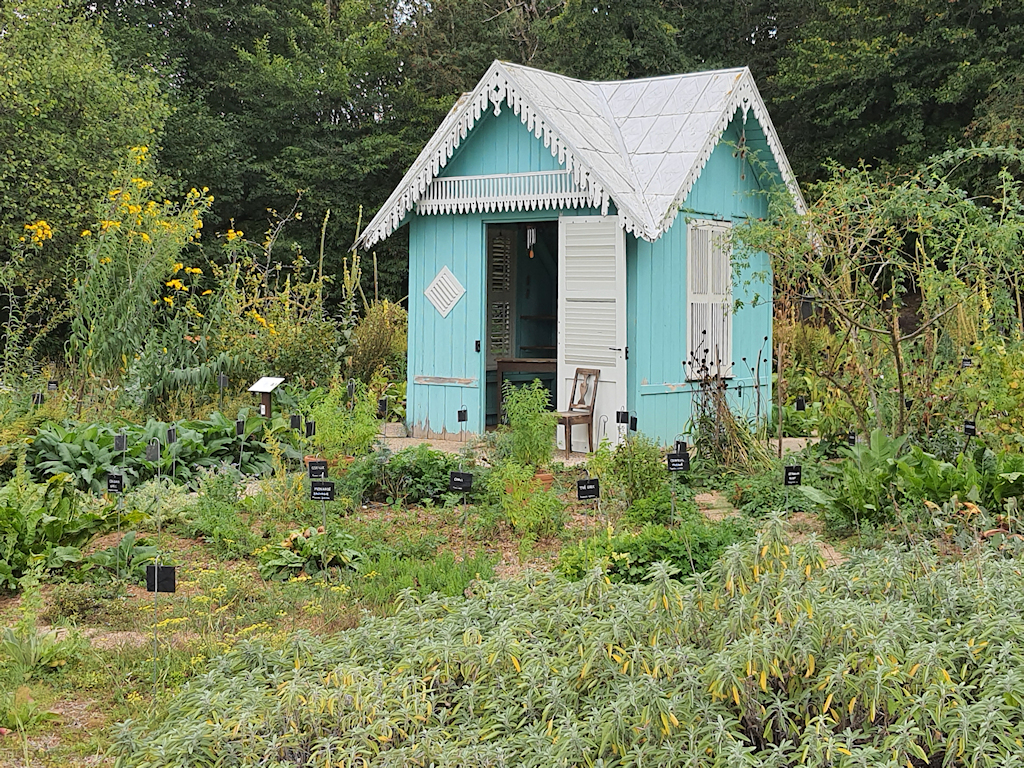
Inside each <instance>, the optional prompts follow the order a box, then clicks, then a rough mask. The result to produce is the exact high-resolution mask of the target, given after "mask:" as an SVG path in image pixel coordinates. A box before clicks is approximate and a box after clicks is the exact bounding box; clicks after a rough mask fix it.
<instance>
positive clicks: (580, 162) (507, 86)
mask: <svg viewBox="0 0 1024 768" xmlns="http://www.w3.org/2000/svg"><path fill="white" fill-rule="evenodd" d="M516 69H525V68H521V67H518V66H512V65H509V66H506V65H504V64H503V63H502V62H499V61H495V62H494V63H493V64H491V66H490V68H489V69H488V70H487V73H486V74H485V75H484V76H483V78H481V80H480V82H479V83H478V84H477V86H476V88H474V89H473V91H472V92H471V93H468V94H463V95H462V97H460V98H459V100H458V101H457V102H456V103H455V105H454V106H453V107H452V108H451V110H450V111H449V112H448V115H447V116H446V117H445V119H444V120H443V121H442V123H441V125H440V126H439V127H438V129H437V131H435V133H434V135H433V136H432V137H431V138H430V140H429V141H428V142H427V144H426V146H425V147H424V148H423V151H421V152H420V154H419V156H418V157H417V158H416V160H415V162H413V164H412V166H411V167H410V168H409V170H408V171H407V172H406V174H405V176H404V177H403V178H402V181H401V182H400V183H399V185H398V187H396V188H395V190H394V191H393V192H392V193H391V196H390V197H389V198H388V199H387V201H386V202H385V203H384V205H383V206H381V208H380V210H379V211H378V212H377V215H376V216H374V218H373V220H372V221H371V222H370V223H369V225H367V227H366V229H365V230H364V231H363V233H362V234H361V236H360V237H359V240H358V241H357V243H356V244H357V245H361V246H362V247H364V248H369V247H370V246H372V245H374V244H375V243H377V242H378V241H380V240H383V239H384V238H386V237H388V236H389V235H390V234H391V233H392V232H394V231H395V230H396V229H397V228H398V227H399V226H400V225H401V223H402V221H403V220H404V219H405V217H406V216H407V215H408V214H409V213H410V212H411V211H412V210H413V209H414V208H416V207H417V205H418V204H419V203H420V201H421V200H423V199H424V197H425V196H426V195H428V190H430V189H431V188H432V186H433V182H434V180H435V179H436V178H437V177H438V174H439V173H440V172H441V170H442V169H443V168H444V167H445V166H446V165H447V164H448V161H449V160H450V159H451V158H452V156H453V155H454V154H455V151H456V150H457V149H458V148H459V146H460V145H461V144H462V141H463V140H464V139H465V138H466V137H467V136H468V135H469V132H470V131H471V130H472V129H473V127H474V126H475V125H476V123H477V122H478V121H479V120H480V118H481V117H482V116H483V115H484V112H485V111H487V110H489V109H492V108H493V111H494V114H495V115H498V114H500V113H501V105H502V102H504V103H506V104H507V105H508V106H509V107H511V108H512V110H513V112H514V113H515V114H516V115H517V116H518V117H519V119H520V121H521V122H522V124H523V125H524V126H526V129H527V130H528V131H530V132H531V133H533V135H534V136H535V137H536V138H538V139H542V140H543V142H544V146H545V147H548V148H550V150H551V154H552V156H553V157H555V158H557V159H558V162H559V163H560V164H563V165H564V166H565V169H566V172H567V173H568V174H569V175H570V176H571V178H572V181H573V184H574V187H575V192H576V194H575V195H574V199H576V200H581V201H585V202H586V204H588V205H589V206H592V207H594V208H600V209H601V213H602V215H605V214H607V212H608V206H609V203H610V202H614V203H615V206H616V209H617V213H618V219H619V222H620V224H621V225H622V227H623V228H624V229H625V230H626V231H627V232H632V233H633V234H635V235H636V236H637V237H638V238H642V239H644V240H648V241H651V242H653V241H654V240H657V239H658V238H659V237H660V236H661V235H662V234H664V233H665V232H666V231H667V230H668V228H669V227H671V226H672V223H673V221H674V220H675V217H676V215H677V214H678V211H679V209H680V208H681V207H682V204H683V202H684V201H685V199H686V196H687V195H688V194H689V192H690V190H691V189H692V188H693V185H694V184H695V183H696V180H697V178H698V177H699V175H700V172H701V171H702V170H703V169H704V166H705V165H706V164H707V161H708V159H709V158H710V157H711V153H712V152H713V151H714V149H715V147H716V146H717V145H718V142H719V141H720V140H721V137H722V134H723V133H724V131H725V129H726V128H727V127H728V125H729V122H730V121H731V120H732V118H733V116H734V115H735V114H736V111H737V110H738V109H742V110H743V113H744V117H746V114H747V113H748V112H749V111H750V110H751V109H752V110H753V111H754V115H755V117H756V118H757V119H758V122H759V123H760V124H761V128H762V130H763V131H764V133H765V136H766V137H767V140H768V145H769V147H770V148H771V151H772V155H773V157H774V159H775V161H776V164H777V165H778V167H779V169H780V170H781V172H782V175H783V180H784V182H785V183H786V185H787V187H788V188H789V189H790V191H791V192H792V193H793V197H794V203H795V205H796V207H797V209H798V210H799V211H801V212H803V211H804V210H806V206H805V205H804V202H803V198H802V196H801V195H800V191H799V189H798V187H797V185H796V179H795V177H794V176H793V172H792V169H791V168H790V166H789V162H788V160H787V159H786V156H785V153H784V152H783V151H782V145H781V143H780V142H779V139H778V136H777V134H776V132H775V128H774V126H773V125H772V123H771V119H770V118H769V117H768V110H767V108H766V107H765V105H764V102H763V101H762V99H761V97H760V95H759V94H758V92H757V88H756V86H755V85H754V81H753V78H752V76H751V75H750V71H749V70H747V69H746V68H744V69H742V70H733V71H734V72H735V73H736V75H735V77H736V80H735V84H734V85H733V87H732V89H731V91H730V92H729V94H728V96H729V98H728V99H727V100H726V103H725V105H724V107H723V109H722V111H721V114H720V117H719V119H718V121H717V123H716V124H715V128H714V130H712V131H710V132H709V134H708V136H707V137H706V140H705V143H704V146H703V148H702V150H701V152H700V154H699V156H698V158H697V161H696V162H695V163H694V164H693V165H692V166H691V168H690V170H689V173H688V174H687V176H686V178H685V179H684V181H683V184H682V186H681V188H680V189H679V191H678V192H677V193H676V195H675V198H674V202H673V204H672V205H670V206H669V208H668V210H667V211H666V212H665V213H664V215H663V216H662V218H661V220H660V221H655V220H654V218H653V216H655V215H657V214H655V213H652V212H650V211H637V210H632V208H631V206H630V203H629V201H628V200H627V199H626V197H627V195H628V196H630V197H634V196H635V192H636V190H620V191H621V193H622V194H616V190H615V189H613V188H612V185H610V184H608V183H607V181H606V180H605V179H604V178H602V177H601V174H600V173H598V172H597V170H596V169H594V168H593V167H591V166H590V165H588V164H587V163H586V162H585V155H584V154H582V153H581V152H579V151H578V149H577V148H576V147H574V146H573V144H572V142H571V141H569V140H567V139H566V138H565V136H564V135H563V133H562V132H560V131H559V130H558V126H557V125H556V124H555V123H553V122H552V121H551V120H550V119H548V117H547V116H546V115H545V114H544V112H543V111H542V110H540V109H539V108H537V106H536V105H535V104H534V103H533V101H532V100H531V99H530V98H528V94H527V93H526V91H525V90H524V89H522V88H521V87H520V84H519V83H517V81H516V78H515V70H516ZM556 77H557V76H556ZM576 82H579V83H582V81H576ZM582 84H584V85H586V86H588V87H592V86H594V88H593V91H592V93H593V94H594V95H595V97H596V98H598V99H600V101H601V103H602V106H603V107H604V108H605V112H606V115H607V114H608V110H607V99H606V94H605V92H604V90H603V89H602V88H601V87H600V86H601V85H603V84H601V83H593V84H591V83H582ZM609 125H610V127H611V130H612V132H613V133H614V135H615V138H616V139H617V140H618V141H619V146H620V147H622V143H621V136H620V135H619V132H618V130H617V129H616V127H615V124H614V121H610V122H609ZM625 159H626V160H627V163H626V168H627V170H628V171H629V172H630V173H632V168H631V167H630V166H631V164H630V163H629V162H628V157H627V158H625ZM627 183H628V182H627ZM435 189H436V188H435ZM534 205H535V203H534V204H531V202H530V201H529V199H528V198H523V200H522V201H516V202H513V203H512V205H511V206H510V209H511V208H513V207H514V208H519V207H533V206H534ZM433 207H434V206H431V205H426V206H424V210H428V209H431V208H433ZM488 207H489V206H488V205H486V204H485V205H484V207H483V208H480V206H477V208H480V209H487V208H488ZM643 207H644V208H647V207H648V206H647V205H644V206H643ZM458 208H459V206H456V207H455V210H457V209H458ZM445 209H449V208H448V206H442V207H441V208H439V209H435V210H445ZM470 209H472V207H471V208H466V209H465V210H470ZM449 210H450V209H449Z"/></svg>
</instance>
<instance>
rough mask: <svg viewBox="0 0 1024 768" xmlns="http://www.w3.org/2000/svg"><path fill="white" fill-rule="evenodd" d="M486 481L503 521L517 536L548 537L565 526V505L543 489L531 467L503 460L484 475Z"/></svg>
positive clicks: (550, 492)
mask: <svg viewBox="0 0 1024 768" xmlns="http://www.w3.org/2000/svg"><path fill="white" fill-rule="evenodd" d="M486 483H487V488H488V490H489V491H490V492H491V494H492V495H493V496H494V497H495V498H497V499H498V502H497V503H498V505H499V506H500V508H501V511H502V515H503V516H504V518H505V521H506V522H507V523H508V524H509V525H510V526H511V527H512V529H513V530H514V531H515V532H516V533H517V534H519V535H520V536H525V537H529V538H531V539H532V538H537V537H542V536H552V535H554V534H557V533H559V532H560V531H561V530H562V528H563V527H564V526H565V520H566V514H565V505H564V504H562V502H561V500H560V499H559V498H558V496H556V495H555V494H554V493H553V492H552V491H550V490H544V489H543V487H542V485H541V483H540V481H539V480H537V479H536V478H535V477H534V471H533V469H532V468H531V467H528V466H524V465H522V464H516V463H515V462H512V461H509V462H506V463H505V464H502V465H501V466H499V467H497V468H496V469H494V470H493V471H492V472H491V473H490V474H489V475H488V476H487V479H486Z"/></svg>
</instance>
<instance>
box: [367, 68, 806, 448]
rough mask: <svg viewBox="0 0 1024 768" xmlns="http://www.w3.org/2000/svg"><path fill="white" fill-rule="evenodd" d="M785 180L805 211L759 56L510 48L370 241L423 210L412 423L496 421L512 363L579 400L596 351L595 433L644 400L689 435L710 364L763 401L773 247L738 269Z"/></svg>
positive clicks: (475, 427) (652, 423)
mask: <svg viewBox="0 0 1024 768" xmlns="http://www.w3.org/2000/svg"><path fill="white" fill-rule="evenodd" d="M755 156H756V157H757V158H758V160H757V162H756V167H755V162H754V157H755ZM774 183H782V184H785V185H786V186H787V187H788V188H789V190H790V191H791V193H792V198H793V202H794V205H795V206H797V208H798V209H802V208H803V205H804V204H803V201H802V199H801V196H800V192H799V190H798V188H797V185H796V181H795V179H794V177H793V174H792V171H791V170H790V166H789V162H788V161H787V159H786V156H785V154H784V152H783V150H782V147H781V145H780V144H779V140H778V137H777V135H776V133H775V129H774V127H773V126H772V123H771V120H770V118H769V116H768V112H767V110H766V109H765V105H764V102H763V101H762V99H761V96H760V94H759V93H758V91H757V87H756V86H755V84H754V80H753V78H752V76H751V74H750V71H749V70H748V69H746V68H743V69H728V70H720V71H714V72H699V73H694V74H685V75H673V76H668V77H655V78H647V79H642V80H629V81H620V82H586V81H582V80H575V79H572V78H568V77H563V76H560V75H555V74H552V73H549V72H543V71H540V70H536V69H531V68H528V67H523V66H519V65H515V64H509V63H507V62H499V61H496V62H494V63H493V64H492V65H491V67H490V68H489V69H488V70H487V73H486V74H485V75H484V77H483V79H482V80H481V81H480V83H479V84H478V85H477V87H476V88H475V89H474V90H473V91H472V92H471V93H468V94H464V95H463V96H462V97H461V98H460V99H459V100H458V102H457V103H456V104H455V106H454V107H452V109H451V111H450V112H449V113H448V115H447V117H446V118H445V120H444V122H443V123H442V124H441V126H440V127H439V128H438V129H437V131H436V133H435V134H434V135H433V137H432V138H431V139H430V141H428V142H427V144H426V146H425V148H424V149H423V151H422V152H421V153H420V155H419V157H418V158H417V159H416V162H415V163H414V164H413V165H412V167H411V168H410V169H409V171H408V172H407V173H406V174H405V176H404V178H403V179H402V181H401V183H400V184H399V186H398V187H397V188H396V189H395V190H394V192H393V193H392V194H391V196H390V197H389V198H388V200H387V202H386V203H385V204H384V206H383V207H382V208H381V209H380V211H379V212H378V213H377V215H376V216H375V217H374V219H373V220H372V221H371V222H370V224H369V225H368V226H367V228H366V230H365V231H364V232H363V233H362V235H361V237H360V241H359V245H360V246H362V247H364V248H370V247H372V246H373V245H374V243H376V242H378V241H380V240H381V239H383V238H386V237H388V236H389V235H391V234H392V233H393V232H394V231H395V230H396V229H398V228H399V227H400V226H403V225H406V224H407V225H408V226H409V363H408V376H409V379H408V390H407V396H408V402H407V408H406V414H407V421H408V426H409V428H410V430H411V432H412V434H413V435H414V436H419V437H435V438H436V437H451V438H455V439H458V438H461V437H464V436H465V435H466V433H474V432H481V431H482V430H484V429H485V428H486V426H487V424H489V423H490V424H493V423H495V422H496V420H497V419H498V416H499V407H500V400H499V396H498V395H499V391H500V381H501V380H502V379H504V378H506V377H510V376H511V377H515V378H518V379H532V378H534V377H540V378H545V379H547V380H549V381H551V382H552V389H553V391H554V392H555V401H556V405H557V407H558V408H560V409H565V408H566V407H567V405H568V400H569V392H570V389H571V387H572V384H573V379H574V376H575V371H576V369H577V368H594V369H598V370H599V371H600V376H599V380H598V390H597V403H596V411H595V433H596V434H595V439H599V438H600V437H601V436H607V437H608V438H609V439H610V440H612V442H617V440H618V439H619V437H620V436H621V430H622V429H623V427H622V426H620V425H618V424H617V422H616V418H615V414H616V413H617V412H620V411H623V410H627V411H629V412H630V413H631V414H632V415H633V416H635V417H636V419H637V425H638V427H639V429H640V430H641V431H642V432H644V433H646V434H648V435H651V436H652V437H655V438H657V439H658V440H659V441H660V442H662V443H669V442H671V441H672V440H673V439H674V438H675V437H676V436H677V435H679V434H681V433H683V432H684V431H685V430H686V428H687V423H688V421H689V419H690V416H691V410H692V406H693V393H694V391H695V388H696V387H697V382H698V381H699V380H700V379H701V378H702V377H704V376H708V375H711V376H715V375H718V376H722V377H725V378H728V379H729V389H730V391H731V392H733V396H734V398H736V402H737V404H738V405H739V406H740V407H741V408H748V409H750V410H751V411H752V410H753V408H754V407H755V405H754V404H755V402H760V403H761V404H762V408H763V407H764V404H765V403H767V402H770V386H771V368H770V361H769V359H768V358H769V357H770V344H766V343H765V338H766V337H768V338H770V337H771V322H772V308H771V302H770V298H771V286H770V281H769V280H762V281H761V282H758V281H757V280H756V279H754V278H755V277H756V276H757V275H758V274H761V275H766V274H768V264H767V257H765V256H762V258H761V260H760V263H759V261H758V259H754V260H752V262H751V263H749V264H747V265H745V267H744V270H745V271H746V274H742V275H738V274H733V268H732V262H731V258H730V247H729V242H730V239H729V231H730V228H731V227H732V226H733V224H734V223H735V222H737V221H741V220H743V219H746V218H748V217H752V216H753V217H762V216H764V215H765V214H766V212H767V211H766V206H767V201H766V200H765V196H764V195H763V194H758V193H759V192H762V191H764V190H765V188H766V186H767V185H768V184H774ZM460 412H461V414H460ZM575 429H578V430H580V431H579V433H574V436H573V442H574V444H575V445H585V444H586V438H585V432H584V430H586V427H585V426H577V427H575Z"/></svg>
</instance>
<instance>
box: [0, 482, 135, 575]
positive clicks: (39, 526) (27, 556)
mask: <svg viewBox="0 0 1024 768" xmlns="http://www.w3.org/2000/svg"><path fill="white" fill-rule="evenodd" d="M112 512H113V510H112V507H110V506H109V505H104V506H100V505H98V504H96V503H86V502H85V500H84V499H83V498H82V496H81V495H80V494H79V493H78V492H77V491H76V490H75V488H74V486H73V485H72V484H71V482H70V478H68V477H67V476H66V475H57V476H55V477H52V478H50V479H49V480H48V481H47V482H45V483H34V482H32V481H31V480H30V479H29V478H28V475H27V473H26V472H25V471H24V468H23V467H22V468H21V469H20V470H19V471H17V472H15V475H14V478H13V479H12V480H11V481H10V482H8V483H7V484H6V485H4V486H3V487H2V488H0V589H7V590H14V589H16V588H17V587H18V584H19V581H20V580H21V578H22V577H23V576H24V575H25V574H26V573H28V572H29V570H30V569H31V568H33V567H40V568H42V569H43V570H44V571H52V570H58V569H60V568H61V567H63V566H64V565H66V564H68V563H75V562H78V561H79V560H80V559H81V549H80V548H81V547H83V546H85V545H86V544H87V543H88V542H89V541H90V540H91V539H92V538H93V537H94V536H97V535H99V534H100V533H103V532H104V531H107V530H109V529H110V528H111V527H113V525H114V522H115V521H114V515H113V514H112Z"/></svg>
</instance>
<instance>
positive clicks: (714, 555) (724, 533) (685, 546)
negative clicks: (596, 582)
mask: <svg viewBox="0 0 1024 768" xmlns="http://www.w3.org/2000/svg"><path fill="white" fill-rule="evenodd" d="M750 536H751V529H750V527H749V525H747V524H746V523H744V522H742V521H739V520H724V521H722V522H719V523H712V522H710V521H707V520H703V519H702V518H701V517H700V515H699V513H698V514H697V515H696V516H695V517H691V518H690V519H687V520H684V521H682V522H681V523H679V525H678V526H677V527H674V528H666V527H665V526H663V525H645V526H644V527H643V528H641V529H640V530H639V531H637V532H636V533H631V532H629V531H623V532H619V533H615V532H614V531H613V529H612V528H611V527H609V528H608V529H607V531H605V533H603V534H598V535H596V536H592V537H591V538H589V539H586V540H584V541H581V542H579V543H577V544H575V545H571V546H568V547H565V548H564V549H563V550H562V551H561V552H560V553H559V557H558V570H559V572H560V573H562V574H563V575H564V576H565V577H566V578H568V579H574V580H576V579H581V578H583V577H584V575H585V574H586V573H587V572H588V571H590V570H591V569H592V568H595V567H599V568H601V569H602V570H604V571H605V572H606V573H607V574H608V578H610V579H611V580H612V581H614V582H618V581H625V582H629V583H633V584H636V583H639V582H641V581H643V580H644V579H646V578H647V577H648V575H649V573H650V571H651V568H652V567H653V565H654V564H655V563H657V562H665V563H668V564H670V565H671V566H672V567H673V568H674V569H676V571H677V572H682V573H700V572H702V571H706V570H708V569H709V568H711V567H712V566H713V565H714V564H715V563H716V562H717V561H718V558H719V557H720V556H721V554H722V552H723V551H725V548H726V547H728V546H730V545H732V544H736V543H737V542H740V541H744V540H745V539H748V538H750Z"/></svg>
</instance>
